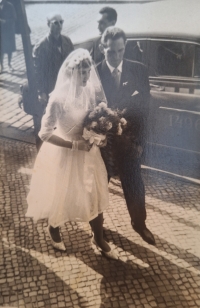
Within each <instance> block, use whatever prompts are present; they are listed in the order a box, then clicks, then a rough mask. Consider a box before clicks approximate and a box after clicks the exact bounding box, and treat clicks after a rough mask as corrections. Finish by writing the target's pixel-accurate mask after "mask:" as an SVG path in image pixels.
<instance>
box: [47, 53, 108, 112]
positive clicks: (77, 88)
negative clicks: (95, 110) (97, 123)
mask: <svg viewBox="0 0 200 308" xmlns="http://www.w3.org/2000/svg"><path fill="white" fill-rule="evenodd" d="M85 68H89V69H90V76H89V79H88V80H87V83H86V85H82V84H81V83H80V78H81V74H82V72H83V71H84V69H85ZM50 100H54V101H58V102H62V103H63V104H64V108H68V107H70V106H73V107H77V108H86V109H90V108H92V107H94V106H96V105H97V104H98V103H99V102H102V101H103V102H105V103H107V100H106V97H105V94H104V91H103V88H102V85H101V82H100V79H99V77H98V73H97V71H96V68H95V65H94V63H93V61H92V58H91V56H90V54H89V51H88V50H86V49H82V48H79V49H76V50H74V51H73V52H72V53H70V54H69V56H68V57H67V58H66V60H65V61H64V62H63V64H62V66H61V68H60V70H59V73H58V77H57V81H56V85H55V88H54V90H53V92H52V93H51V94H50ZM77 101H78V105H77Z"/></svg>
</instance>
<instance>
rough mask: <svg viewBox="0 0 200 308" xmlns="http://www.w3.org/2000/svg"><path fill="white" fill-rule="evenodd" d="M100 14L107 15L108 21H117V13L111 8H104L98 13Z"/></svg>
mask: <svg viewBox="0 0 200 308" xmlns="http://www.w3.org/2000/svg"><path fill="white" fill-rule="evenodd" d="M99 13H100V14H107V18H108V20H109V21H117V12H116V11H115V9H113V8H112V7H109V6H106V7H104V8H102V9H101V10H100V11H99Z"/></svg>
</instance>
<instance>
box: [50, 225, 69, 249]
mask: <svg viewBox="0 0 200 308" xmlns="http://www.w3.org/2000/svg"><path fill="white" fill-rule="evenodd" d="M49 228H50V226H47V233H48V235H49V236H50V240H51V244H52V246H53V247H54V248H56V249H58V250H61V251H66V247H65V244H64V243H63V241H62V242H59V243H56V242H54V240H53V239H52V237H51V233H50V230H49Z"/></svg>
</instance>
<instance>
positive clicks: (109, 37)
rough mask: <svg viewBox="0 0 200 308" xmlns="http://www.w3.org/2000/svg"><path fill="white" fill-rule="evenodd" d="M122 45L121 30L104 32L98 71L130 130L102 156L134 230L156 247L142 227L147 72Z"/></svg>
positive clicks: (115, 106)
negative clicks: (127, 56) (115, 177)
mask: <svg viewBox="0 0 200 308" xmlns="http://www.w3.org/2000/svg"><path fill="white" fill-rule="evenodd" d="M125 45H126V36H125V33H124V32H123V31H122V30H121V29H119V28H116V27H109V28H107V29H106V30H105V32H104V33H103V36H102V39H101V50H102V52H103V53H104V56H105V60H103V62H101V63H100V64H99V65H98V66H97V69H98V72H99V76H100V79H101V82H102V85H103V89H104V91H105V95H106V97H107V101H108V106H109V107H111V108H113V109H117V108H118V109H120V110H123V109H125V110H126V111H125V114H124V117H125V118H126V119H127V120H128V124H129V129H128V131H127V133H126V134H125V135H122V136H114V137H113V138H112V141H111V142H110V141H109V140H108V145H107V147H105V148H103V149H102V156H103V158H104V161H105V164H106V167H107V171H108V175H109V177H111V176H112V175H114V173H115V172H116V171H115V170H114V173H113V168H112V164H113V162H114V165H115V167H117V169H118V174H119V176H120V180H121V183H122V188H123V191H124V196H125V199H126V203H127V207H128V211H129V214H130V217H131V224H132V226H133V229H134V230H135V231H136V232H138V233H139V234H140V235H141V237H142V238H143V240H145V241H146V242H148V243H149V244H152V245H155V240H154V236H153V234H152V233H151V232H150V230H148V229H147V227H146V224H145V220H146V209H145V188H144V184H143V180H142V176H141V154H142V150H143V148H144V145H145V139H146V126H147V117H148V111H149V97H150V88H149V79H148V72H147V69H146V67H145V66H144V65H143V64H141V63H139V62H132V61H128V60H126V59H124V58H123V56H124V52H125ZM110 150H111V151H110ZM111 154H112V155H113V157H111V156H112V155H111ZM110 161H112V163H111V164H110Z"/></svg>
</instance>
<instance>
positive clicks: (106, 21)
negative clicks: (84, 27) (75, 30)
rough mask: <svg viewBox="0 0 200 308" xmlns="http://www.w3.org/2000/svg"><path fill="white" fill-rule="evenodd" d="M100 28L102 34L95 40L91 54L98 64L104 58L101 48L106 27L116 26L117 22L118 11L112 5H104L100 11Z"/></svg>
mask: <svg viewBox="0 0 200 308" xmlns="http://www.w3.org/2000/svg"><path fill="white" fill-rule="evenodd" d="M99 15H100V17H99V20H98V29H99V33H100V36H99V37H98V38H97V39H96V40H95V41H94V42H93V47H92V49H91V51H90V54H91V56H92V58H93V60H94V62H95V63H96V64H98V63H100V62H101V61H103V59H104V55H103V53H102V52H101V51H100V49H99V45H100V43H101V36H102V34H103V32H104V31H105V30H106V28H108V27H110V26H114V25H115V24H116V22H117V12H116V11H115V9H113V8H112V7H108V6H107V7H104V8H102V9H101V10H100V11H99Z"/></svg>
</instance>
